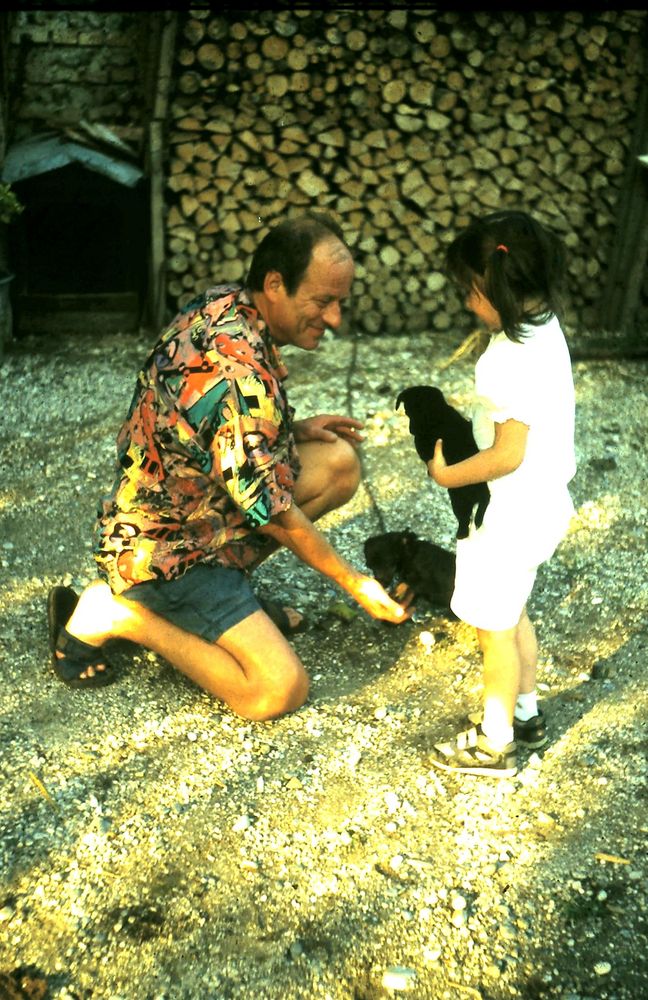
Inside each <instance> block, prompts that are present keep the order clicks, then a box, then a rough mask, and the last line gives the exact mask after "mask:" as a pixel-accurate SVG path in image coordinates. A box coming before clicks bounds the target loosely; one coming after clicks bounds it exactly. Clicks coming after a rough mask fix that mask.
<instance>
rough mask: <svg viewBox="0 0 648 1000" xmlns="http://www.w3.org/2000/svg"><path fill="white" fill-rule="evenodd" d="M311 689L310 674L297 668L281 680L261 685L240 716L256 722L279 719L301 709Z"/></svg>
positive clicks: (240, 710) (301, 668)
mask: <svg viewBox="0 0 648 1000" xmlns="http://www.w3.org/2000/svg"><path fill="white" fill-rule="evenodd" d="M309 688H310V681H309V678H308V674H307V673H306V671H305V670H304V668H303V667H302V666H300V667H296V666H295V668H294V669H292V670H291V671H290V672H285V673H284V674H283V675H282V677H281V678H280V679H277V680H276V681H275V680H273V681H272V682H270V683H265V684H260V685H259V687H258V689H257V690H256V691H255V692H254V693H253V694H250V697H249V699H247V700H246V704H245V705H244V706H243V707H242V708H241V709H239V711H238V714H239V715H242V716H244V717H245V718H246V719H252V720H253V721H255V722H263V721H265V720H268V719H278V718H279V716H281V715H286V714H287V713H288V712H295V711H296V710H297V709H298V708H301V706H302V705H303V704H304V702H305V701H306V699H307V697H308V691H309Z"/></svg>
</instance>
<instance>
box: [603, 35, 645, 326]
mask: <svg viewBox="0 0 648 1000" xmlns="http://www.w3.org/2000/svg"><path fill="white" fill-rule="evenodd" d="M643 58H644V72H643V74H642V80H641V89H640V92H639V105H638V110H637V119H636V127H635V132H634V137H633V140H632V144H631V148H630V156H629V161H628V167H627V170H626V175H625V178H624V183H623V189H622V193H621V199H620V203H619V212H618V222H617V230H616V236H615V240H614V244H613V246H612V251H611V254H610V259H609V266H608V276H607V281H606V282H605V285H604V289H603V298H602V301H601V308H600V315H601V327H602V329H603V331H604V332H605V333H616V334H618V335H619V337H620V338H623V339H625V340H628V341H630V342H631V341H633V340H636V338H637V333H638V331H637V310H638V306H639V302H640V298H641V288H642V284H643V282H644V281H645V280H646V265H647V263H648V169H647V168H646V167H645V166H643V164H642V163H641V161H640V159H639V157H641V156H643V155H645V154H647V153H648V28H647V29H646V30H645V31H644V52H643ZM635 346H638V345H637V344H635Z"/></svg>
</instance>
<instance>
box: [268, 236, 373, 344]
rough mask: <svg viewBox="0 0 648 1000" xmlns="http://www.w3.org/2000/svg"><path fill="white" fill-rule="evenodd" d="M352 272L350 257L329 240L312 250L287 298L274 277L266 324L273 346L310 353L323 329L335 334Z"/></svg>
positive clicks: (279, 280) (341, 247)
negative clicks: (300, 280)
mask: <svg viewBox="0 0 648 1000" xmlns="http://www.w3.org/2000/svg"><path fill="white" fill-rule="evenodd" d="M353 272H354V266H353V259H352V257H351V254H350V253H349V251H348V250H347V249H346V247H345V246H344V245H343V244H342V243H340V241H339V240H336V239H331V240H325V241H322V242H321V243H318V244H317V245H316V246H315V248H314V250H313V255H312V257H311V261H310V264H309V265H308V268H307V269H306V273H305V274H304V277H303V279H302V282H301V284H300V285H299V286H298V288H297V289H296V291H295V293H294V295H288V293H287V292H286V289H285V287H284V284H283V281H282V280H281V276H280V275H276V278H275V280H276V285H275V293H274V294H273V296H272V302H271V304H270V307H269V309H268V315H267V316H266V321H267V323H268V327H269V329H270V333H271V334H272V336H273V338H274V339H275V340H276V341H277V343H278V344H293V345H294V346H295V347H301V348H303V349H304V350H305V351H314V350H315V348H316V347H317V345H318V344H319V342H320V340H321V338H322V335H323V333H324V331H325V330H326V329H327V328H329V327H330V328H331V329H333V330H337V328H338V327H339V326H340V323H341V322H342V308H341V307H342V302H343V301H344V299H346V298H347V296H348V294H349V291H350V289H351V282H352V281H353ZM277 279H278V280H277Z"/></svg>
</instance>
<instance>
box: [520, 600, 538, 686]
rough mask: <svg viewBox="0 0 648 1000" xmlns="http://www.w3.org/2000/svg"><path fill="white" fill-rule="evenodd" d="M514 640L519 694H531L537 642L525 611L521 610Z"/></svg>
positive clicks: (536, 657) (534, 684) (534, 680)
mask: <svg viewBox="0 0 648 1000" xmlns="http://www.w3.org/2000/svg"><path fill="white" fill-rule="evenodd" d="M515 642H516V645H517V649H518V655H519V657H520V691H519V693H520V694H531V693H533V692H534V691H535V686H536V670H537V666H538V642H537V639H536V634H535V629H534V627H533V625H532V624H531V622H530V620H529V616H528V615H527V613H526V608H525V609H524V611H523V612H522V615H521V617H520V621H519V622H518V626H517V629H516V635H515Z"/></svg>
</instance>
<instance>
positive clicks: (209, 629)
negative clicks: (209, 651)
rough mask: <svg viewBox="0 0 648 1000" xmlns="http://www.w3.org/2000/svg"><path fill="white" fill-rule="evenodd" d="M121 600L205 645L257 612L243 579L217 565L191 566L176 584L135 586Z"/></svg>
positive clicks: (238, 573) (161, 582)
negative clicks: (137, 603)
mask: <svg viewBox="0 0 648 1000" xmlns="http://www.w3.org/2000/svg"><path fill="white" fill-rule="evenodd" d="M122 597H124V598H126V600H128V601H138V602H139V603H140V604H143V605H144V606H145V607H146V608H148V609H149V611H153V612H155V614H157V615H160V617H161V618H166V620H167V621H169V622H172V623H173V624H174V625H177V626H178V628H181V629H184V631H185V632H191V633H192V634H193V635H198V636H200V637H201V638H202V639H206V640H207V642H216V640H217V639H218V638H220V636H221V635H223V633H224V632H227V630H228V629H230V628H232V626H233V625H238V623H239V622H241V621H243V619H244V618H247V617H248V616H249V615H251V614H254V612H255V611H258V610H259V609H260V604H259V602H258V600H257V598H256V597H255V595H254V592H253V590H252V588H251V586H250V581H249V579H248V577H247V575H246V574H245V573H243V572H242V570H240V569H234V568H230V567H228V566H221V565H219V564H218V563H211V564H205V563H201V564H200V565H198V566H192V567H191V569H189V570H187V572H186V573H184V574H183V576H180V577H178V578H177V579H176V580H147V581H145V582H144V583H136V584H135V585H134V586H132V587H130V588H129V589H128V590H127V591H125V593H123V594H122Z"/></svg>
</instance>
